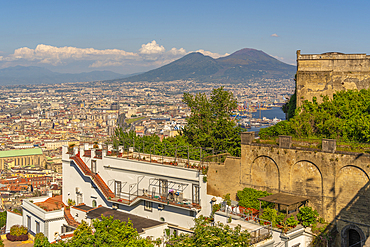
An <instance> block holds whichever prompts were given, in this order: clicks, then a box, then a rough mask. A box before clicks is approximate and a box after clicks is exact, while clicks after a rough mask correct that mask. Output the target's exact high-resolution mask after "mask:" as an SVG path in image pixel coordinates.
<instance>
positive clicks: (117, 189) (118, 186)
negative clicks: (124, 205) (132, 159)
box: [114, 181, 122, 198]
mask: <svg viewBox="0 0 370 247" xmlns="http://www.w3.org/2000/svg"><path fill="white" fill-rule="evenodd" d="M121 188H122V182H121V181H114V194H115V195H116V197H118V198H120V196H121Z"/></svg>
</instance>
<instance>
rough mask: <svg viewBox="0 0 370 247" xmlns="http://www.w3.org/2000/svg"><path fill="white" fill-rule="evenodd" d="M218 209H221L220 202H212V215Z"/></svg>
mask: <svg viewBox="0 0 370 247" xmlns="http://www.w3.org/2000/svg"><path fill="white" fill-rule="evenodd" d="M220 209H221V204H214V205H213V207H212V215H214V214H215V213H216V212H217V211H218V210H220Z"/></svg>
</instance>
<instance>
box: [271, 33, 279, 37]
mask: <svg viewBox="0 0 370 247" xmlns="http://www.w3.org/2000/svg"><path fill="white" fill-rule="evenodd" d="M271 37H276V38H277V37H279V35H277V34H276V33H273V34H271Z"/></svg>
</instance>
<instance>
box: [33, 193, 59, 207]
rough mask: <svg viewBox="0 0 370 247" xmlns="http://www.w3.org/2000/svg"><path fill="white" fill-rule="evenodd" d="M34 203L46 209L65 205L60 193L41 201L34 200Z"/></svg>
mask: <svg viewBox="0 0 370 247" xmlns="http://www.w3.org/2000/svg"><path fill="white" fill-rule="evenodd" d="M35 205H37V206H39V207H41V208H43V209H44V210H46V211H53V210H58V209H61V208H62V207H64V206H65V205H64V203H63V201H62V196H61V195H59V196H54V197H50V198H48V199H46V200H45V201H43V202H36V203H35Z"/></svg>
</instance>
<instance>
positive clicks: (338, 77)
mask: <svg viewBox="0 0 370 247" xmlns="http://www.w3.org/2000/svg"><path fill="white" fill-rule="evenodd" d="M369 85H370V56H369V55H366V54H342V53H337V52H330V53H324V54H301V53H300V51H299V50H298V51H297V106H298V107H299V106H301V105H302V102H303V101H304V100H309V101H312V98H313V97H316V98H317V99H318V102H321V99H322V98H321V97H320V95H328V96H329V98H332V97H333V94H334V93H335V92H336V91H340V90H349V89H358V90H361V89H368V88H369Z"/></svg>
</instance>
